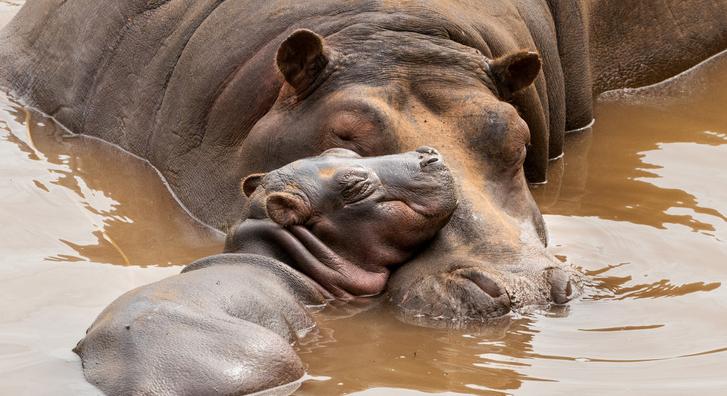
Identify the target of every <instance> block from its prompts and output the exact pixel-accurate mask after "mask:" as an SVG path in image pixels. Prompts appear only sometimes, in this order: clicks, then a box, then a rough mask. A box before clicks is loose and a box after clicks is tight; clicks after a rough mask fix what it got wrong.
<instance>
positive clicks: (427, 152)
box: [415, 146, 442, 169]
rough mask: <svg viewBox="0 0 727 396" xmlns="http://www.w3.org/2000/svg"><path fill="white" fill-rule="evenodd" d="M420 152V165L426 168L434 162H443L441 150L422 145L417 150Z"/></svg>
mask: <svg viewBox="0 0 727 396" xmlns="http://www.w3.org/2000/svg"><path fill="white" fill-rule="evenodd" d="M415 151H416V152H417V153H418V159H419V167H420V168H422V169H424V168H426V167H428V166H430V165H432V164H436V163H438V162H441V160H442V156H441V154H439V151H437V150H435V149H433V148H431V147H428V146H422V147H419V148H418V149H416V150H415Z"/></svg>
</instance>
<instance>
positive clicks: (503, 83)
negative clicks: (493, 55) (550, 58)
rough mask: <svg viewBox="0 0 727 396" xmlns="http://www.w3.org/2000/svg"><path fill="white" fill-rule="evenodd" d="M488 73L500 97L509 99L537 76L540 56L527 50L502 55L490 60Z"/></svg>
mask: <svg viewBox="0 0 727 396" xmlns="http://www.w3.org/2000/svg"><path fill="white" fill-rule="evenodd" d="M490 73H491V75H492V79H493V80H494V83H495V85H497V90H498V91H499V94H500V97H502V99H504V100H509V99H510V98H511V97H512V95H513V94H514V93H516V92H517V91H519V90H521V89H523V88H525V87H527V86H529V85H530V84H532V83H533V81H535V79H536V78H537V77H538V73H540V56H539V55H538V54H537V53H535V52H527V51H522V52H516V53H513V54H509V55H505V56H502V57H500V58H497V59H495V60H493V61H492V62H490Z"/></svg>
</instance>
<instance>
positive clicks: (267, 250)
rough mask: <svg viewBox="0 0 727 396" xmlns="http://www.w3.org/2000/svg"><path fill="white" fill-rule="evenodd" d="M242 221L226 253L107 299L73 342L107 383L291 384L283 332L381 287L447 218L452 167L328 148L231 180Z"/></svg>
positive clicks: (93, 377)
mask: <svg viewBox="0 0 727 396" xmlns="http://www.w3.org/2000/svg"><path fill="white" fill-rule="evenodd" d="M242 189H243V191H244V192H245V193H246V194H248V195H250V198H251V199H250V200H249V201H248V202H249V205H248V207H247V208H246V211H245V212H246V217H248V218H247V219H246V220H245V221H242V222H241V223H239V224H238V225H237V226H236V227H234V229H233V230H232V232H230V234H229V236H228V238H227V242H226V246H225V251H226V253H224V254H220V255H216V256H210V257H206V258H203V259H200V260H198V261H196V262H194V263H192V264H190V265H188V266H187V267H185V268H184V270H182V273H181V274H179V275H175V276H172V277H169V278H167V279H164V280H161V281H159V282H156V283H152V284H150V285H146V286H142V287H139V288H137V289H134V290H132V291H130V292H128V293H126V294H124V295H122V296H121V297H119V298H118V299H117V300H115V301H114V302H113V303H111V305H109V307H107V308H106V309H105V310H104V311H103V312H102V313H101V314H100V315H99V316H98V318H97V319H96V321H95V322H94V323H93V324H92V325H91V327H90V328H89V329H88V331H87V333H86V336H85V337H84V338H83V339H82V340H81V341H80V342H79V343H78V345H77V346H76V347H75V348H74V352H76V353H77V354H78V355H79V356H80V357H81V361H82V363H83V369H84V374H85V376H86V378H87V379H88V381H89V382H91V383H92V384H94V385H96V386H97V387H98V388H100V389H101V390H102V391H104V392H105V393H107V394H110V395H127V394H154V395H162V394H164V395H166V394H168V395H205V394H226V395H227V394H229V395H237V394H247V393H251V392H256V391H260V390H265V389H271V388H277V389H276V391H277V392H280V393H289V392H291V391H292V390H293V389H295V387H296V386H297V384H296V383H295V381H297V380H298V379H300V378H301V376H302V375H303V373H304V371H303V365H302V363H301V361H300V359H299V358H298V356H297V355H296V354H295V351H294V350H293V349H292V348H291V343H294V342H296V341H297V340H298V339H299V338H300V337H302V336H304V335H305V334H306V333H308V332H309V331H311V330H312V329H313V328H314V327H315V324H316V323H315V321H314V319H313V317H312V316H311V310H310V307H311V306H317V307H322V306H323V305H325V304H326V303H328V302H329V301H331V300H334V299H336V300H347V301H350V300H354V299H357V300H360V299H362V298H364V297H366V296H371V295H376V294H379V293H381V292H382V291H383V289H384V287H385V285H386V280H387V278H388V275H389V271H388V267H390V266H395V265H401V264H403V263H404V262H406V261H407V260H408V259H410V258H411V257H412V256H413V255H414V254H415V253H417V252H418V251H419V250H420V249H421V247H422V246H423V245H424V244H425V243H426V242H427V241H429V240H431V239H432V238H433V237H434V236H435V234H436V233H437V232H438V231H439V230H440V229H441V228H442V227H443V226H444V225H445V224H446V223H447V221H448V220H449V218H450V216H451V214H452V212H453V211H454V209H455V207H456V205H457V198H456V193H455V191H456V190H455V188H454V181H453V179H452V176H451V174H450V172H449V169H448V168H447V166H446V165H445V164H444V162H443V160H442V158H441V157H440V155H439V154H438V153H437V152H436V150H434V149H431V148H428V147H421V148H419V149H418V150H417V151H416V152H409V153H402V154H397V155H389V156H383V157H369V158H361V157H360V156H358V155H357V154H356V153H354V152H352V151H349V150H345V149H332V150H328V151H326V152H325V153H323V154H322V155H320V156H318V157H314V158H308V159H303V160H299V161H295V162H293V163H292V164H289V165H286V166H284V167H282V168H280V169H277V170H275V171H272V172H270V173H268V174H266V175H260V174H258V175H252V176H249V177H247V178H246V179H245V181H244V182H243V183H242Z"/></svg>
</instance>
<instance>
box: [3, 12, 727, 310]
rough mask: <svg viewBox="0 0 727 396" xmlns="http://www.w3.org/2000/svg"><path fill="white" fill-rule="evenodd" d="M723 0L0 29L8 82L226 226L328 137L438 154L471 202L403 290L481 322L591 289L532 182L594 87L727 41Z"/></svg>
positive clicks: (24, 15)
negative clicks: (261, 179) (252, 192)
mask: <svg viewBox="0 0 727 396" xmlns="http://www.w3.org/2000/svg"><path fill="white" fill-rule="evenodd" d="M724 7H725V2H724V0H722V1H707V0H691V1H681V0H679V1H677V0H667V1H663V2H660V3H659V6H653V5H651V4H649V3H647V2H624V1H611V0H591V1H570V0H563V1H546V0H511V1H507V0H482V1H478V2H471V1H457V0H449V1H443V0H442V1H428V2H407V1H403V2H370V1H351V2H346V3H341V2H338V1H322V0H321V1H313V2H298V3H294V4H292V3H290V2H279V1H268V2H263V3H258V4H255V6H254V7H252V6H250V5H249V3H246V2H219V1H212V0H210V1H196V2H191V3H185V2H184V1H179V0H172V1H138V0H113V1H112V0H107V1H96V2H80V1H79V2H59V1H57V0H38V1H34V2H28V3H26V5H25V6H24V8H23V9H22V10H21V11H20V13H19V14H18V16H17V18H16V19H15V20H14V21H13V22H11V23H10V24H9V25H8V26H7V28H5V29H4V30H3V32H2V33H1V34H0V83H2V84H3V85H5V86H7V87H10V88H11V89H12V90H13V91H14V92H15V93H16V94H17V95H18V96H19V97H21V98H23V99H25V100H27V101H28V102H29V103H31V104H33V105H35V106H36V107H38V108H40V109H42V110H43V111H45V112H47V113H48V114H51V115H53V116H55V117H56V119H57V120H59V121H60V122H61V123H63V124H64V125H65V126H66V127H68V128H69V129H71V130H73V131H74V132H78V133H84V134H91V135H95V136H99V137H101V138H103V139H104V140H107V141H110V142H112V143H116V144H118V145H120V146H121V147H123V148H125V149H127V150H129V151H131V152H133V153H134V154H137V155H139V156H141V157H143V158H146V159H148V160H149V161H150V162H151V163H152V164H153V165H154V166H155V167H156V168H158V169H159V170H160V172H161V173H162V174H163V175H164V176H165V178H166V179H167V180H168V182H169V185H170V186H171V188H172V189H173V191H174V192H175V193H176V194H177V195H178V197H179V198H180V200H181V201H182V202H183V203H184V204H185V205H186V206H187V207H188V208H189V209H190V211H191V212H192V213H194V214H195V215H196V216H198V217H199V218H200V219H202V220H203V221H205V222H207V223H209V224H212V225H214V226H216V227H218V228H220V229H221V228H223V227H224V225H225V224H229V223H230V222H233V221H236V220H238V219H239V213H240V211H241V210H242V209H243V208H244V207H245V206H246V205H247V202H246V198H244V197H241V196H240V194H238V189H237V184H238V181H239V179H240V178H241V177H243V176H245V175H248V174H251V173H257V172H266V171H270V170H273V169H277V168H280V167H281V166H283V165H285V164H288V163H290V162H292V161H295V160H297V159H300V158H306V157H310V156H313V155H317V154H319V153H321V152H323V151H325V150H326V149H329V148H332V147H344V148H348V149H351V150H353V151H355V152H357V153H359V154H361V155H363V156H376V155H384V154H392V153H398V152H402V151H406V150H413V149H415V148H416V147H419V146H421V145H423V144H428V145H432V146H434V147H437V148H438V149H439V150H441V152H442V153H443V154H444V155H445V156H446V157H447V158H448V159H449V161H450V166H451V168H452V172H453V175H454V176H455V178H456V179H457V180H459V183H460V190H459V194H460V198H461V199H460V202H461V203H460V205H459V206H458V209H457V210H456V212H455V213H454V214H453V216H452V221H450V222H449V223H448V225H447V226H445V228H444V229H443V230H442V232H441V233H440V234H438V236H437V237H436V238H435V240H434V241H433V243H432V244H431V245H430V246H428V247H427V249H426V251H425V252H422V254H419V255H417V256H416V257H414V258H413V259H412V260H410V261H409V262H408V263H407V265H406V266H403V267H401V268H400V269H398V270H396V271H395V272H394V273H393V274H392V276H391V277H390V279H389V282H388V284H387V290H388V293H389V296H390V299H389V300H390V302H391V303H392V304H393V305H394V306H395V307H397V308H399V309H400V311H401V312H402V313H405V314H406V315H417V316H418V315H425V316H433V317H440V316H444V317H449V318H455V319H476V320H484V319H487V318H490V317H493V316H500V315H503V314H505V313H507V312H509V311H510V310H511V309H518V308H520V307H523V306H526V305H530V304H549V303H564V302H567V301H568V300H569V299H570V298H572V297H573V296H574V295H576V294H577V292H578V289H579V284H580V283H581V278H580V276H579V274H577V273H576V272H574V271H572V270H571V269H570V268H568V267H566V266H564V265H563V264H561V263H560V262H559V261H558V260H556V259H555V258H554V257H553V256H552V255H551V254H550V253H548V251H547V249H546V245H547V235H546V230H545V225H544V222H543V219H542V216H541V215H540V213H539V210H538V208H537V207H536V205H535V203H534V201H533V199H532V197H531V195H530V192H529V190H528V184H527V182H528V181H530V182H543V181H544V180H545V174H546V170H547V167H548V161H549V160H550V159H552V158H556V157H558V156H560V155H561V153H562V137H563V134H564V133H565V131H566V130H570V129H575V128H580V127H584V126H585V125H587V124H588V123H589V122H590V121H591V120H592V98H593V96H594V95H595V94H598V93H600V92H602V91H603V90H605V89H612V88H619V87H626V86H636V85H639V84H646V83H650V82H655V81H659V80H661V79H663V78H666V77H669V76H671V75H673V74H674V73H676V72H678V71H680V70H683V69H685V68H687V67H689V66H691V65H693V64H695V63H697V62H699V61H700V60H702V59H705V58H707V57H708V56H710V55H712V54H714V53H716V52H718V51H720V50H722V49H725V48H727V33H726V32H727V21H726V20H725V19H724V18H721V17H720V16H721V15H723V12H722V11H723V10H724ZM89 16H92V17H89ZM69 26H72V27H74V28H73V29H69V28H68V27H69ZM624 37H627V39H624ZM109 43H114V44H113V45H112V46H109ZM625 43H627V44H628V45H625Z"/></svg>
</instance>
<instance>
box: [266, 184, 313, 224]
mask: <svg viewBox="0 0 727 396" xmlns="http://www.w3.org/2000/svg"><path fill="white" fill-rule="evenodd" d="M265 210H266V211H267V212H268V217H269V218H270V220H272V221H274V222H276V223H278V224H280V225H281V226H283V227H288V226H291V225H299V224H305V223H306V222H307V221H308V219H310V217H311V207H310V205H309V204H308V202H306V201H305V200H304V199H303V198H301V197H300V196H298V195H295V194H291V193H287V192H275V193H272V194H270V195H268V197H267V199H266V200H265Z"/></svg>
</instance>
